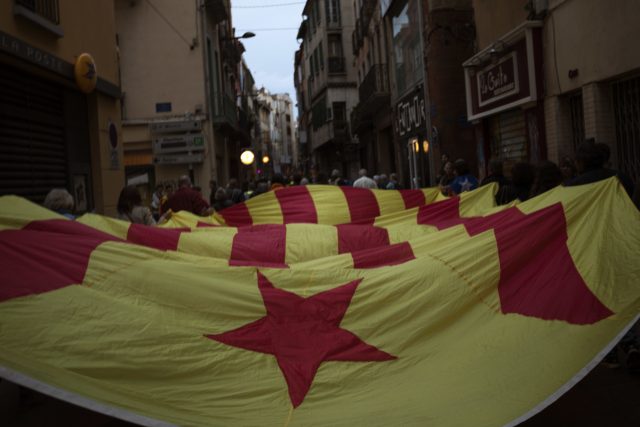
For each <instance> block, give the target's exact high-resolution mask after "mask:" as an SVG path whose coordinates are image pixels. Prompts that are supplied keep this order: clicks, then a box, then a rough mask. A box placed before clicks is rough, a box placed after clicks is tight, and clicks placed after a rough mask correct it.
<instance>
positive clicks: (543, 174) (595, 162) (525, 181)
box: [44, 140, 640, 225]
mask: <svg viewBox="0 0 640 427" xmlns="http://www.w3.org/2000/svg"><path fill="white" fill-rule="evenodd" d="M609 157H610V150H609V147H608V145H606V144H601V143H596V142H595V141H593V140H587V141H585V142H584V143H582V144H580V145H579V146H578V147H577V150H576V155H575V160H574V159H571V158H569V157H564V158H562V160H561V161H560V163H559V165H558V164H556V163H554V162H551V161H549V160H545V161H543V162H541V163H540V164H538V165H536V166H534V165H532V164H530V163H526V162H517V163H513V164H511V165H510V170H509V172H510V173H509V175H508V176H507V175H506V174H505V173H504V164H503V162H502V161H501V160H500V159H491V160H490V161H489V164H488V174H487V176H486V177H484V178H483V179H482V180H479V179H478V178H476V177H475V176H474V175H473V174H472V173H471V171H470V168H469V165H468V164H467V162H466V161H465V160H464V159H457V160H455V161H451V160H449V158H448V156H447V155H446V154H444V155H443V156H442V159H441V160H442V165H441V166H442V167H441V169H440V173H439V175H438V177H437V183H438V185H439V188H440V190H441V191H442V193H443V194H444V195H447V196H455V195H458V194H460V193H462V192H465V191H471V190H474V189H476V188H478V187H479V186H483V185H487V184H489V183H493V182H495V183H497V185H498V193H497V195H496V203H497V204H499V205H503V204H508V203H511V202H513V201H515V200H519V201H525V200H527V199H529V198H531V197H534V196H537V195H538V194H542V193H544V192H546V191H548V190H550V189H552V188H554V187H556V186H558V185H564V186H575V185H582V184H588V183H592V182H596V181H599V180H603V179H606V178H609V177H612V176H617V177H618V179H619V180H620V182H621V184H622V186H623V187H624V189H625V191H626V192H627V194H629V197H631V198H632V199H633V200H634V202H635V203H636V206H640V203H639V202H640V194H639V191H638V188H636V187H634V183H633V182H632V180H631V179H630V178H629V177H628V176H627V175H626V174H624V173H622V172H620V171H616V170H614V169H611V168H609V167H608V163H609ZM310 184H324V185H338V186H353V187H356V188H369V189H386V190H399V189H402V186H401V185H400V183H399V181H398V177H397V175H396V174H395V173H390V174H389V175H387V174H375V175H373V176H371V175H370V174H369V173H368V171H367V170H366V169H360V171H359V173H358V177H357V179H355V180H353V181H351V180H350V179H349V178H346V177H344V176H342V174H341V173H340V171H339V170H337V169H334V170H333V171H332V172H331V174H330V175H327V174H324V173H322V172H320V173H316V174H314V175H313V176H312V177H311V178H307V177H305V176H303V175H301V174H293V175H291V176H288V177H285V176H283V175H282V174H274V175H273V176H272V177H271V179H270V180H267V179H258V180H255V181H250V182H244V183H242V184H241V183H239V182H238V180H237V179H235V178H232V179H230V180H229V182H228V183H227V185H226V186H224V187H223V186H218V185H217V183H216V182H215V181H211V182H210V183H209V196H208V200H207V198H205V196H204V195H203V193H202V189H201V188H200V187H196V186H193V184H192V182H191V179H190V178H189V177H188V176H186V175H185V176H182V177H180V178H179V180H178V181H177V183H175V182H167V183H165V184H160V185H158V186H156V189H155V191H154V192H153V194H152V197H151V204H150V206H149V207H147V206H145V205H144V203H143V200H142V197H141V195H140V192H139V191H138V189H137V188H136V187H135V186H126V187H124V188H123V189H122V191H121V192H120V196H119V198H118V204H117V217H118V218H119V219H121V220H124V221H128V222H131V223H137V224H146V225H155V224H156V223H157V222H162V221H163V220H164V219H165V218H166V216H167V215H168V214H169V213H170V212H178V211H182V210H186V211H189V212H192V213H193V214H195V215H199V216H208V215H211V214H212V213H214V212H216V211H222V210H224V209H227V208H229V207H231V206H233V205H235V204H238V203H242V202H244V201H246V200H248V199H250V198H252V197H256V196H258V195H260V194H263V193H266V192H268V191H275V190H278V189H280V188H283V187H286V186H295V185H310ZM44 205H45V207H47V208H49V209H51V210H53V211H55V212H58V213H60V214H62V215H64V216H66V217H68V218H71V219H73V218H74V214H73V209H74V201H73V197H72V196H71V194H69V192H68V191H67V190H65V189H60V188H57V189H53V190H51V192H50V193H49V194H48V195H47V197H46V199H45V201H44Z"/></svg>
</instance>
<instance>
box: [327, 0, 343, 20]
mask: <svg viewBox="0 0 640 427" xmlns="http://www.w3.org/2000/svg"><path fill="white" fill-rule="evenodd" d="M324 5H325V12H326V15H327V25H329V26H332V25H333V26H336V25H340V0H324Z"/></svg>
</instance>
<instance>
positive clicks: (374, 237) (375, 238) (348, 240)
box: [336, 224, 389, 254]
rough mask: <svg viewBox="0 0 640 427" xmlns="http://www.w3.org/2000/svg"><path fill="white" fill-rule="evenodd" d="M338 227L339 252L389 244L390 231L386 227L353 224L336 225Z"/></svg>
mask: <svg viewBox="0 0 640 427" xmlns="http://www.w3.org/2000/svg"><path fill="white" fill-rule="evenodd" d="M336 228H337V229H338V253H341V254H344V253H347V252H355V251H360V250H363V249H370V248H377V247H380V246H389V232H388V231H387V229H386V228H380V227H373V226H371V225H352V224H343V225H336Z"/></svg>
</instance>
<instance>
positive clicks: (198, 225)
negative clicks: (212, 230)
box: [196, 221, 220, 228]
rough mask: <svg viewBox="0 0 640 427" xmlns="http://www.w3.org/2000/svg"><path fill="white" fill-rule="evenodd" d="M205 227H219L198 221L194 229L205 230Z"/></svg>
mask: <svg viewBox="0 0 640 427" xmlns="http://www.w3.org/2000/svg"><path fill="white" fill-rule="evenodd" d="M207 227H220V226H219V225H217V224H209V223H208V222H203V221H198V222H197V223H196V228H207Z"/></svg>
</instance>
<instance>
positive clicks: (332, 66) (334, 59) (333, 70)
mask: <svg viewBox="0 0 640 427" xmlns="http://www.w3.org/2000/svg"><path fill="white" fill-rule="evenodd" d="M345 71H346V67H345V60H344V56H330V57H329V74H343V73H345Z"/></svg>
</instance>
